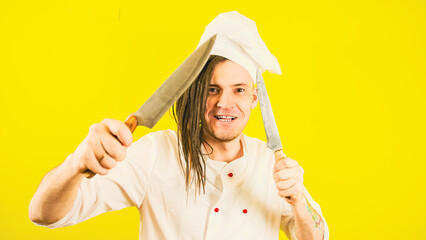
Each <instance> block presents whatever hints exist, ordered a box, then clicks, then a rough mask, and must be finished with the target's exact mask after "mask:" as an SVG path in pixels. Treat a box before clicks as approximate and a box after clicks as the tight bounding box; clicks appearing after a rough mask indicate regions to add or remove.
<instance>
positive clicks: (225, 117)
mask: <svg viewBox="0 0 426 240" xmlns="http://www.w3.org/2000/svg"><path fill="white" fill-rule="evenodd" d="M214 117H215V118H216V119H217V120H219V121H222V122H230V121H232V120H234V119H236V117H232V116H223V115H217V116H214Z"/></svg>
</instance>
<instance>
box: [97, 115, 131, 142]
mask: <svg viewBox="0 0 426 240" xmlns="http://www.w3.org/2000/svg"><path fill="white" fill-rule="evenodd" d="M101 123H103V124H105V125H106V126H107V128H108V130H109V131H110V132H111V133H112V134H113V135H114V136H116V137H117V138H118V140H119V141H120V143H121V144H123V145H124V146H126V147H129V146H130V145H132V142H133V135H132V132H131V131H130V129H129V127H127V126H126V124H125V123H124V122H122V121H119V120H115V119H110V118H106V119H104V120H102V122H101Z"/></svg>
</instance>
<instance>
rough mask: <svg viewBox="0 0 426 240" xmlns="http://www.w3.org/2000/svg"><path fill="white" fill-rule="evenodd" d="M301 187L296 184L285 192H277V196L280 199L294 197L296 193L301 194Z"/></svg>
mask: <svg viewBox="0 0 426 240" xmlns="http://www.w3.org/2000/svg"><path fill="white" fill-rule="evenodd" d="M301 186H303V185H301V184H296V185H294V186H292V187H291V188H288V189H286V190H282V191H278V194H279V195H280V196H281V197H292V196H294V195H296V193H303V188H302V187H301Z"/></svg>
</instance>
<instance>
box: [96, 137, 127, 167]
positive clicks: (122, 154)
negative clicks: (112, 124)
mask: <svg viewBox="0 0 426 240" xmlns="http://www.w3.org/2000/svg"><path fill="white" fill-rule="evenodd" d="M100 141H101V145H102V147H103V149H104V151H105V152H106V153H108V154H109V155H110V156H111V157H112V158H114V159H115V160H116V161H122V160H124V159H125V158H126V147H124V146H123V145H121V143H120V142H119V141H118V140H117V138H115V137H114V136H112V135H111V134H103V135H102V136H101V140H100Z"/></svg>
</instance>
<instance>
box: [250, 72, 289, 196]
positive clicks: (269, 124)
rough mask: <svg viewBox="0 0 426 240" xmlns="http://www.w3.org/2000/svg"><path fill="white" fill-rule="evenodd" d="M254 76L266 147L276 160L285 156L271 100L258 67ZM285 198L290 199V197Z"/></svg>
mask: <svg viewBox="0 0 426 240" xmlns="http://www.w3.org/2000/svg"><path fill="white" fill-rule="evenodd" d="M256 78H257V80H256V82H257V93H258V96H259V105H260V111H261V113H262V119H263V126H264V127H265V132H266V138H267V140H268V148H270V149H272V151H274V156H275V161H276V162H278V161H279V160H281V159H282V158H284V157H286V155H285V154H284V152H283V147H282V145H281V139H280V134H279V133H278V127H277V124H276V122H275V117H274V113H273V112H272V107H271V102H270V101H269V97H268V92H267V91H266V87H265V82H264V81H263V77H262V73H261V72H260V69H257V73H256ZM286 198H288V199H291V197H286Z"/></svg>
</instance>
